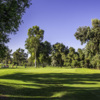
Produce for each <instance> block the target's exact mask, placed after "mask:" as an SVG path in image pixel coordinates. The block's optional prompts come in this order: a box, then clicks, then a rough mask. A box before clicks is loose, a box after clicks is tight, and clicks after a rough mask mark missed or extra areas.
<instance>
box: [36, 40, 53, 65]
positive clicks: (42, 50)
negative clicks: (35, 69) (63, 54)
mask: <svg viewBox="0 0 100 100" xmlns="http://www.w3.org/2000/svg"><path fill="white" fill-rule="evenodd" d="M50 54H51V44H50V43H49V42H48V41H45V42H41V43H40V45H39V48H38V50H37V57H38V59H39V62H40V63H41V64H42V66H45V65H47V64H49V65H50V62H51V59H50Z"/></svg>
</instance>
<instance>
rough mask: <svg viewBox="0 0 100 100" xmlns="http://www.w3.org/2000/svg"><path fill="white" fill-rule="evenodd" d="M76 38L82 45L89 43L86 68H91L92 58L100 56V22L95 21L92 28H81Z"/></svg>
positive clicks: (86, 50) (86, 53) (86, 49)
mask: <svg viewBox="0 0 100 100" xmlns="http://www.w3.org/2000/svg"><path fill="white" fill-rule="evenodd" d="M75 37H76V39H78V40H80V41H81V44H84V43H87V45H86V47H85V66H87V67H91V64H92V62H93V61H91V60H93V59H92V58H95V57H97V56H96V55H99V54H100V20H98V19H93V20H92V27H91V28H90V27H87V26H85V27H79V28H78V29H77V32H76V33H75ZM92 65H93V64H92Z"/></svg>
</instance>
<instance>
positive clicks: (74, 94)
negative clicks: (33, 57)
mask: <svg viewBox="0 0 100 100" xmlns="http://www.w3.org/2000/svg"><path fill="white" fill-rule="evenodd" d="M0 100H100V70H93V69H84V68H82V69H80V68H79V69H78V68H76V69H66V68H52V67H51V68H50V67H46V68H32V67H31V68H24V67H18V68H17V69H16V68H13V69H12V68H4V69H0Z"/></svg>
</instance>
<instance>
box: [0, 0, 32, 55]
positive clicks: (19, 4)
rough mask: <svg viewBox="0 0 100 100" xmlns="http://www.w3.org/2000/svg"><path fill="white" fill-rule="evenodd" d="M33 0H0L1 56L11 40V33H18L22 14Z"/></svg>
mask: <svg viewBox="0 0 100 100" xmlns="http://www.w3.org/2000/svg"><path fill="white" fill-rule="evenodd" d="M30 1H31V0H0V56H2V57H3V56H4V55H3V54H4V52H5V51H6V49H7V47H6V46H5V43H7V42H9V34H12V33H16V31H18V27H19V25H20V24H21V22H22V20H21V18H22V15H23V14H24V13H25V10H26V8H28V7H29V6H30V5H31V3H30Z"/></svg>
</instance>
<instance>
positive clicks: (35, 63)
mask: <svg viewBox="0 0 100 100" xmlns="http://www.w3.org/2000/svg"><path fill="white" fill-rule="evenodd" d="M35 68H36V51H35Z"/></svg>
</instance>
